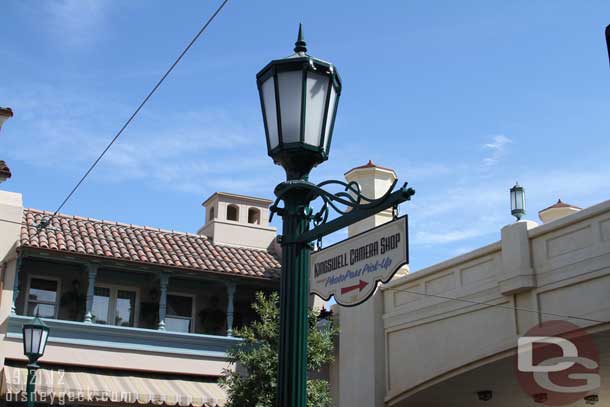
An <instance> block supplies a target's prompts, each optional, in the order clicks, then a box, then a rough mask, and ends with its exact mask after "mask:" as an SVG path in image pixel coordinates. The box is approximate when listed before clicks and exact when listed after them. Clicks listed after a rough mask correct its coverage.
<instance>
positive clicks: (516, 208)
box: [510, 182, 525, 221]
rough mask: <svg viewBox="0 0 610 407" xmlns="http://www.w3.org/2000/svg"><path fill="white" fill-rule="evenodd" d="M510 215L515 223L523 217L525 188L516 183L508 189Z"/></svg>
mask: <svg viewBox="0 0 610 407" xmlns="http://www.w3.org/2000/svg"><path fill="white" fill-rule="evenodd" d="M510 213H511V215H513V216H514V217H515V218H517V221H520V220H521V218H522V217H523V215H525V188H523V187H522V186H521V185H519V183H518V182H517V183H515V186H513V187H512V188H511V189H510Z"/></svg>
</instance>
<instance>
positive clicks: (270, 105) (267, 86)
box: [261, 76, 279, 150]
mask: <svg viewBox="0 0 610 407" xmlns="http://www.w3.org/2000/svg"><path fill="white" fill-rule="evenodd" d="M261 88H262V92H263V103H264V105H265V120H266V121H267V131H268V132H269V134H268V136H267V137H269V148H270V149H271V150H273V149H274V148H275V147H277V145H278V144H279V138H278V134H277V106H276V104H275V83H274V80H273V76H270V77H269V79H267V80H266V81H265V82H264V83H263V86H262V87H261Z"/></svg>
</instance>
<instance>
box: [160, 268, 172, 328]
mask: <svg viewBox="0 0 610 407" xmlns="http://www.w3.org/2000/svg"><path fill="white" fill-rule="evenodd" d="M168 283H169V274H167V273H161V275H160V276H159V289H160V290H161V293H160V294H159V324H158V325H157V329H158V330H159V331H165V314H166V313H167V285H168Z"/></svg>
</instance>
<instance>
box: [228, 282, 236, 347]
mask: <svg viewBox="0 0 610 407" xmlns="http://www.w3.org/2000/svg"><path fill="white" fill-rule="evenodd" d="M235 289H236V287H235V283H227V336H233V315H234V314H235V312H234V310H235Z"/></svg>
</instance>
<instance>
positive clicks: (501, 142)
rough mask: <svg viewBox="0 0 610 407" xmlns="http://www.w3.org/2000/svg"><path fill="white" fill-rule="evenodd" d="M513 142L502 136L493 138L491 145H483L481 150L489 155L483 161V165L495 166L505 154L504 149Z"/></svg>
mask: <svg viewBox="0 0 610 407" xmlns="http://www.w3.org/2000/svg"><path fill="white" fill-rule="evenodd" d="M512 142H513V141H512V140H511V139H510V138H508V137H506V136H505V135H503V134H499V135H496V136H494V137H493V141H492V142H491V143H486V144H483V148H485V149H486V150H488V151H489V155H488V156H487V157H485V158H484V159H483V164H484V165H485V166H487V167H490V166H493V165H495V164H496V163H497V162H498V161H499V160H500V159H501V158H502V157H503V156H504V154H505V152H506V147H507V145H508V144H510V143H512Z"/></svg>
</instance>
